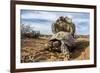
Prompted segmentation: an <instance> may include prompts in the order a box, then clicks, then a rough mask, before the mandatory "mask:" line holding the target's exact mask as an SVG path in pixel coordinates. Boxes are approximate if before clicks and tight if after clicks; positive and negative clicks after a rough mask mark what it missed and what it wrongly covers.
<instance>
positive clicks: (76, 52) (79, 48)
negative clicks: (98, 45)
mask: <svg viewBox="0 0 100 73" xmlns="http://www.w3.org/2000/svg"><path fill="white" fill-rule="evenodd" d="M88 46H89V41H86V40H81V41H77V42H76V46H75V47H74V48H73V51H72V55H71V60H74V59H76V58H78V57H79V56H81V55H82V52H85V49H86V48H88Z"/></svg>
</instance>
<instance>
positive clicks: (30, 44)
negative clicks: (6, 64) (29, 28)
mask: <svg viewBox="0 0 100 73" xmlns="http://www.w3.org/2000/svg"><path fill="white" fill-rule="evenodd" d="M47 42H48V39H47V38H39V39H32V38H31V39H29V38H26V39H21V63H29V62H46V61H64V60H67V59H66V57H65V56H64V55H63V54H62V53H61V52H57V51H48V50H46V49H44V44H45V43H47ZM89 50H90V49H89V39H88V38H78V39H76V46H75V48H74V49H73V51H72V54H71V58H70V60H86V59H89V54H90V51H89ZM70 60H69V61H70Z"/></svg>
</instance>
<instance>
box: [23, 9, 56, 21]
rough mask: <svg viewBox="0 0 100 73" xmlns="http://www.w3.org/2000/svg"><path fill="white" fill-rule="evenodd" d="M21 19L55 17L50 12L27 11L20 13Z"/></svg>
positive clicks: (47, 18)
mask: <svg viewBox="0 0 100 73" xmlns="http://www.w3.org/2000/svg"><path fill="white" fill-rule="evenodd" d="M21 18H22V19H43V20H49V21H53V20H54V19H56V18H57V16H56V15H55V14H52V13H50V12H31V11H30V12H27V13H23V14H22V15H21Z"/></svg>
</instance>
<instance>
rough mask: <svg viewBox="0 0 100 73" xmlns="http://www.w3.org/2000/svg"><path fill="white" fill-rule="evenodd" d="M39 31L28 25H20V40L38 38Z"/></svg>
mask: <svg viewBox="0 0 100 73" xmlns="http://www.w3.org/2000/svg"><path fill="white" fill-rule="evenodd" d="M39 36H40V31H35V30H34V28H33V27H32V26H30V25H24V24H22V25H21V38H38V37H39Z"/></svg>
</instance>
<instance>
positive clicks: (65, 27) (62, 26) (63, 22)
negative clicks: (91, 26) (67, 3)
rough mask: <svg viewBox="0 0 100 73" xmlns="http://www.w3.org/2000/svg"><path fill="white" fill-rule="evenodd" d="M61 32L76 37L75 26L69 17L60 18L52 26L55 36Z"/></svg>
mask: <svg viewBox="0 0 100 73" xmlns="http://www.w3.org/2000/svg"><path fill="white" fill-rule="evenodd" d="M59 31H65V32H69V33H71V35H72V36H73V37H74V34H75V24H74V23H73V22H72V19H71V18H69V17H67V16H66V17H63V16H60V17H59V18H58V19H57V20H56V22H54V23H53V24H52V32H53V33H54V34H55V33H58V32H59Z"/></svg>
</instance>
